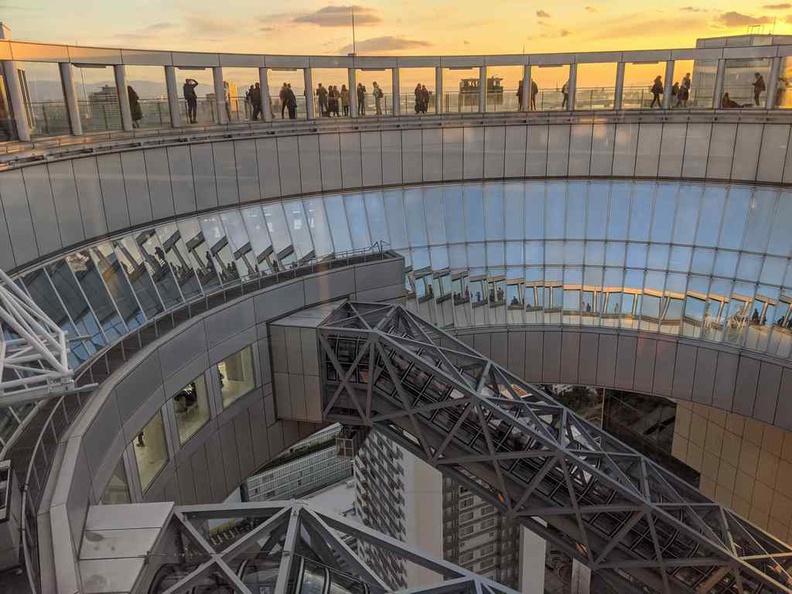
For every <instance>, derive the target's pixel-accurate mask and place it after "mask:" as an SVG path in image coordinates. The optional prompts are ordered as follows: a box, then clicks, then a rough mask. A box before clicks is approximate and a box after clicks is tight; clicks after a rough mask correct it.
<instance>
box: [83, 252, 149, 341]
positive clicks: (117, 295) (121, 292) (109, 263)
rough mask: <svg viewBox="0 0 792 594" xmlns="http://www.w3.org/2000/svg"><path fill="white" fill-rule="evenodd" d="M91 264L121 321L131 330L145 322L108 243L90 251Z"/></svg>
mask: <svg viewBox="0 0 792 594" xmlns="http://www.w3.org/2000/svg"><path fill="white" fill-rule="evenodd" d="M90 252H91V256H92V259H93V262H94V263H95V264H96V267H97V268H98V270H99V273H100V274H101V275H102V279H103V280H104V283H105V285H106V286H107V290H108V291H109V292H110V295H111V297H112V298H113V301H114V302H115V306H116V308H117V309H118V312H119V313H120V314H121V319H122V320H124V322H126V325H127V326H128V327H129V329H130V330H131V329H132V328H137V327H138V326H140V325H141V324H142V323H143V322H144V321H145V316H144V315H143V312H142V311H141V310H140V305H139V304H138V302H137V299H135V295H134V293H133V292H132V287H131V286H130V284H129V281H128V280H127V278H126V275H125V274H124V271H123V270H122V269H121V263H120V262H119V261H118V258H117V257H116V255H115V252H114V251H113V247H112V246H111V245H110V244H109V243H102V244H100V245H98V246H96V247H94V248H91V250H90Z"/></svg>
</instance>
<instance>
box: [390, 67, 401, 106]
mask: <svg viewBox="0 0 792 594" xmlns="http://www.w3.org/2000/svg"><path fill="white" fill-rule="evenodd" d="M399 74H400V73H399V67H398V66H394V67H393V68H392V69H391V88H393V96H392V98H391V100H392V101H393V106H392V110H393V115H394V116H400V115H401V87H400V86H399V82H400V80H399Z"/></svg>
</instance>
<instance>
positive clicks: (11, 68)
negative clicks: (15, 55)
mask: <svg viewBox="0 0 792 594" xmlns="http://www.w3.org/2000/svg"><path fill="white" fill-rule="evenodd" d="M3 73H4V74H5V80H6V88H7V89H8V95H9V98H10V99H11V109H12V110H13V112H14V125H15V127H16V133H17V138H18V139H19V140H21V141H22V142H29V141H30V123H29V122H28V114H27V109H26V108H25V98H24V96H23V95H22V85H21V84H20V82H19V73H18V72H17V67H16V62H13V61H11V60H6V61H3Z"/></svg>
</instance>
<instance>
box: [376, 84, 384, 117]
mask: <svg viewBox="0 0 792 594" xmlns="http://www.w3.org/2000/svg"><path fill="white" fill-rule="evenodd" d="M373 86H374V111H375V113H376V114H377V115H382V98H383V97H384V96H385V93H383V92H382V89H380V86H379V85H378V84H377V81H374V83H373Z"/></svg>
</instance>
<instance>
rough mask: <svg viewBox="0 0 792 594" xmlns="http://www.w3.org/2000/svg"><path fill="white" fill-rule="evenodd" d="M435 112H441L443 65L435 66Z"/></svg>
mask: <svg viewBox="0 0 792 594" xmlns="http://www.w3.org/2000/svg"><path fill="white" fill-rule="evenodd" d="M435 113H438V114H439V113H443V67H442V66H435Z"/></svg>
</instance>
